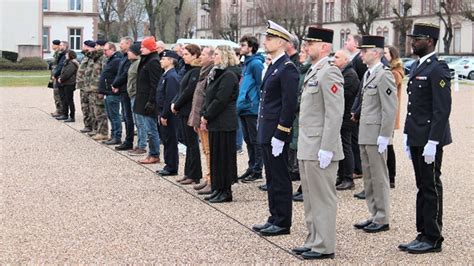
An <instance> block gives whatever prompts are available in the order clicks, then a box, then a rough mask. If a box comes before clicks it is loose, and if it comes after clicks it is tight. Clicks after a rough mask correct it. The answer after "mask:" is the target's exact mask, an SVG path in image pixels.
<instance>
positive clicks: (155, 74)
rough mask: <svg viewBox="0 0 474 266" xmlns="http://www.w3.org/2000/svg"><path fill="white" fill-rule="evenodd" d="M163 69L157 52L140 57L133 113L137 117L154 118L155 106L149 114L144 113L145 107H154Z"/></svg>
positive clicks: (155, 113) (155, 114)
mask: <svg viewBox="0 0 474 266" xmlns="http://www.w3.org/2000/svg"><path fill="white" fill-rule="evenodd" d="M162 71H163V69H162V68H161V66H160V57H159V56H158V53H157V52H153V53H150V54H148V55H142V56H141V59H140V64H139V65H138V72H137V73H138V74H137V94H136V96H135V97H136V98H135V106H134V110H133V111H134V112H135V113H137V114H139V115H146V116H150V117H156V116H157V112H156V106H155V108H153V110H151V111H150V112H146V111H145V105H146V104H147V103H150V104H152V105H155V100H156V99H155V93H156V87H157V86H158V82H159V81H160V78H161V74H162Z"/></svg>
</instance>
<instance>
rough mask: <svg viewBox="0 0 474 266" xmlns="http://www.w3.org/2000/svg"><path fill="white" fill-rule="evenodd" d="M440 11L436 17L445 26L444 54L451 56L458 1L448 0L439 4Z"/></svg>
mask: <svg viewBox="0 0 474 266" xmlns="http://www.w3.org/2000/svg"><path fill="white" fill-rule="evenodd" d="M439 7H440V9H439V11H438V12H436V15H437V16H438V17H439V18H440V19H441V21H442V22H443V24H444V35H443V43H444V53H445V54H449V52H450V50H451V42H452V40H453V36H454V34H453V13H455V12H456V8H457V5H456V0H446V1H442V2H440V3H439Z"/></svg>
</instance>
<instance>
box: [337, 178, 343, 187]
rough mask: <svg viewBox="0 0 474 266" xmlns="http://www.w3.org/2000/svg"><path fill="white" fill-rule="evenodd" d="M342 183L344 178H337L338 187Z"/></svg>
mask: <svg viewBox="0 0 474 266" xmlns="http://www.w3.org/2000/svg"><path fill="white" fill-rule="evenodd" d="M341 183H342V178H340V177H337V178H336V187H337V186H339V185H340V184H341Z"/></svg>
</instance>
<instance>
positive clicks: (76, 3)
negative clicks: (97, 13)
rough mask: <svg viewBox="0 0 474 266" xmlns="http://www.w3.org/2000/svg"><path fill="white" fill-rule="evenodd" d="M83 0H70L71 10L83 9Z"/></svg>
mask: <svg viewBox="0 0 474 266" xmlns="http://www.w3.org/2000/svg"><path fill="white" fill-rule="evenodd" d="M81 2H82V0H69V10H73V11H81V10H82V3H81Z"/></svg>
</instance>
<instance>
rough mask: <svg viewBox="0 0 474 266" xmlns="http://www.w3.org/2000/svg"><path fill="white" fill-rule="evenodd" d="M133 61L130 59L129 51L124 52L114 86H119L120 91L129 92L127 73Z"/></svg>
mask: <svg viewBox="0 0 474 266" xmlns="http://www.w3.org/2000/svg"><path fill="white" fill-rule="evenodd" d="M131 64H132V62H130V60H128V57H127V53H124V54H122V59H121V60H120V64H119V68H118V71H117V76H116V77H115V80H114V82H113V83H112V87H114V88H119V90H120V93H127V75H128V69H129V68H130V65H131Z"/></svg>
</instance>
